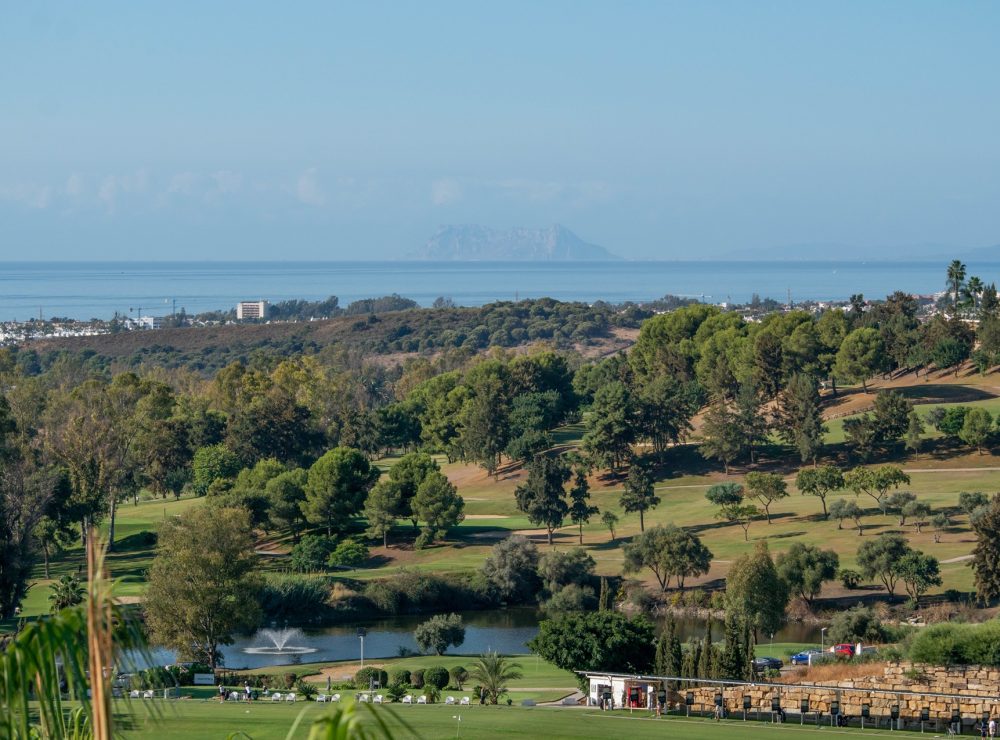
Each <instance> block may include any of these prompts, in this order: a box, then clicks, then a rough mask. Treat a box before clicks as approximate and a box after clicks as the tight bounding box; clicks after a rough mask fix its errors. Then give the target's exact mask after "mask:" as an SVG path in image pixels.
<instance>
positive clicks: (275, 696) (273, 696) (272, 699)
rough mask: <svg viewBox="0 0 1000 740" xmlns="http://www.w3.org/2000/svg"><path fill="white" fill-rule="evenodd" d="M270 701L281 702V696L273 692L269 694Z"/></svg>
mask: <svg viewBox="0 0 1000 740" xmlns="http://www.w3.org/2000/svg"><path fill="white" fill-rule="evenodd" d="M271 701H281V694H279V693H278V692H277V691H275V692H274V693H273V694H271Z"/></svg>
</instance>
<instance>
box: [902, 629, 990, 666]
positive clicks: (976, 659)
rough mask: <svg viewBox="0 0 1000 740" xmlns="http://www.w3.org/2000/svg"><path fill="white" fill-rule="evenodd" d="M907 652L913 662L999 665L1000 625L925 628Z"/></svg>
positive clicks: (918, 633) (917, 634)
mask: <svg viewBox="0 0 1000 740" xmlns="http://www.w3.org/2000/svg"><path fill="white" fill-rule="evenodd" d="M909 653H910V660H912V661H914V662H915V663H930V664H932V665H944V666H947V665H984V666H1000V622H997V621H992V622H985V623H983V624H935V625H931V626H930V627H925V628H923V629H921V630H919V631H918V632H917V633H916V636H915V637H914V638H913V640H912V642H911V643H910V650H909Z"/></svg>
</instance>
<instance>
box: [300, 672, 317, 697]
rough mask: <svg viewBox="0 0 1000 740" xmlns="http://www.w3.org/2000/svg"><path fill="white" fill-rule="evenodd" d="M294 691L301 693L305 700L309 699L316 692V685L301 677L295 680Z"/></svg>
mask: <svg viewBox="0 0 1000 740" xmlns="http://www.w3.org/2000/svg"><path fill="white" fill-rule="evenodd" d="M295 691H296V692H297V693H299V694H301V695H302V696H303V697H304V698H305V700H306V701H309V700H310V699H312V698H313V697H314V696H316V694H317V693H318V692H317V691H316V687H315V686H314V685H313V684H311V683H309V682H308V681H306V680H305V679H303V678H300V679H299V680H298V681H296V682H295Z"/></svg>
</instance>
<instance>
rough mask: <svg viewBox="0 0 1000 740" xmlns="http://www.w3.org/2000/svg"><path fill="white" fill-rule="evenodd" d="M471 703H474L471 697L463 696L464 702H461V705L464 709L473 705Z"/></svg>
mask: <svg viewBox="0 0 1000 740" xmlns="http://www.w3.org/2000/svg"><path fill="white" fill-rule="evenodd" d="M471 703H472V700H471V699H469V697H467V696H463V697H462V701H460V702H459V704H460V705H461V706H463V707H467V706H469V704H471Z"/></svg>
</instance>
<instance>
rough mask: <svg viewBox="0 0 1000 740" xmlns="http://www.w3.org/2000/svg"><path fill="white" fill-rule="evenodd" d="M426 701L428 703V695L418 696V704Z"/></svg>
mask: <svg viewBox="0 0 1000 740" xmlns="http://www.w3.org/2000/svg"><path fill="white" fill-rule="evenodd" d="M426 703H427V697H426V696H418V697H417V704H426Z"/></svg>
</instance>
